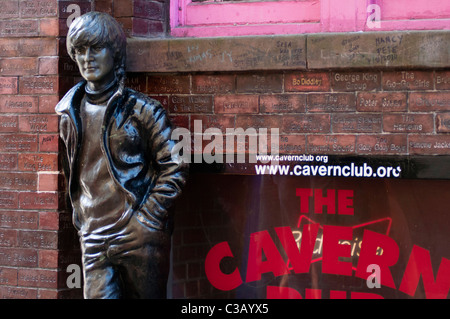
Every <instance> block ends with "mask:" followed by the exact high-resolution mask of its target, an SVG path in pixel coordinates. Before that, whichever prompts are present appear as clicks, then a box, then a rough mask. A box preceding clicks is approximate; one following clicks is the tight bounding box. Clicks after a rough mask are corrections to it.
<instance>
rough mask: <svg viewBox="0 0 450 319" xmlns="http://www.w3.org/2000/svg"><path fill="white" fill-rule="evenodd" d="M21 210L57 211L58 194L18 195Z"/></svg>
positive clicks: (31, 193) (25, 193)
mask: <svg viewBox="0 0 450 319" xmlns="http://www.w3.org/2000/svg"><path fill="white" fill-rule="evenodd" d="M19 207H20V208H21V209H58V193H56V192H55V193H35V192H22V193H20V194H19Z"/></svg>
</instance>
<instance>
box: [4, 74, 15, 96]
mask: <svg viewBox="0 0 450 319" xmlns="http://www.w3.org/2000/svg"><path fill="white" fill-rule="evenodd" d="M0 94H17V77H0Z"/></svg>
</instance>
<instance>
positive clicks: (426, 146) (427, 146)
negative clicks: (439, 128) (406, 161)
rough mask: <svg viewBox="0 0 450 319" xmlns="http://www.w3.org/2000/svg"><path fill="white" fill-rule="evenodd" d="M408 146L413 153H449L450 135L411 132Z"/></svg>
mask: <svg viewBox="0 0 450 319" xmlns="http://www.w3.org/2000/svg"><path fill="white" fill-rule="evenodd" d="M408 148H409V153H410V154H411V155H416V154H417V155H448V154H449V152H450V135H423V134H411V135H409V138H408Z"/></svg>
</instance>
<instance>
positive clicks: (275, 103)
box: [259, 94, 306, 113]
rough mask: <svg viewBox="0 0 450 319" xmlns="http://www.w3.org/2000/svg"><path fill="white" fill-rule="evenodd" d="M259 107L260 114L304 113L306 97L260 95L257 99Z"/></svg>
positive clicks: (300, 95)
mask: <svg viewBox="0 0 450 319" xmlns="http://www.w3.org/2000/svg"><path fill="white" fill-rule="evenodd" d="M259 107H260V110H261V113H304V112H305V110H306V95H304V94H273V95H261V96H260V97H259Z"/></svg>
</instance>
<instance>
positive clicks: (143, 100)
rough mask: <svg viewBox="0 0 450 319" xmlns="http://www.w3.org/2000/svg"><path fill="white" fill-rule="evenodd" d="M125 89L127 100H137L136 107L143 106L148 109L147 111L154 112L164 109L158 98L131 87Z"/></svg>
mask: <svg viewBox="0 0 450 319" xmlns="http://www.w3.org/2000/svg"><path fill="white" fill-rule="evenodd" d="M125 90H126V91H125V94H126V97H127V100H128V101H131V100H132V101H135V107H138V108H143V109H146V110H147V111H148V110H152V111H153V112H155V111H157V110H159V109H163V106H162V104H161V103H160V102H159V101H158V100H156V99H154V98H151V97H149V96H148V95H146V94H144V93H142V92H138V91H135V90H133V89H130V88H126V89H125Z"/></svg>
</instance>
